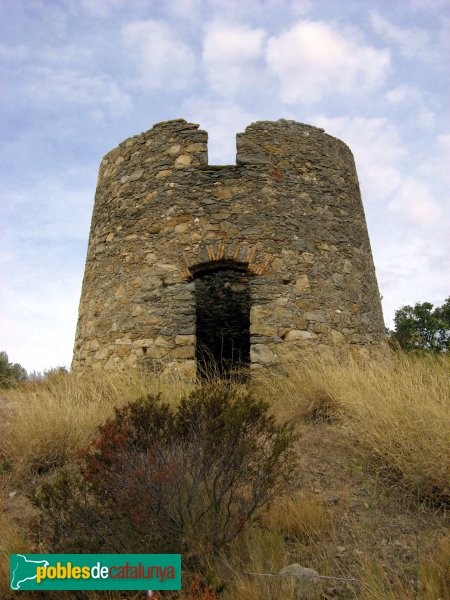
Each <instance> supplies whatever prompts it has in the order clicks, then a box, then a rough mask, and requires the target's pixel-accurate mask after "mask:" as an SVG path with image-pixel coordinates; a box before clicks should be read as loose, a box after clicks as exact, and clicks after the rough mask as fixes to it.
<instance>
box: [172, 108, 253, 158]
mask: <svg viewBox="0 0 450 600" xmlns="http://www.w3.org/2000/svg"><path fill="white" fill-rule="evenodd" d="M183 113H184V114H185V115H186V119H188V120H189V121H193V122H194V123H200V127H201V128H202V129H205V130H206V131H207V132H208V155H209V164H213V165H214V164H227V165H234V164H236V133H238V132H240V131H244V129H245V128H246V127H247V125H249V124H250V123H251V122H252V121H255V120H256V119H257V116H256V115H255V114H254V113H253V114H252V113H250V112H248V111H246V110H244V109H243V108H242V107H241V106H239V104H236V103H233V102H228V101H220V102H217V101H212V100H207V99H198V98H192V99H190V100H188V101H186V102H185V103H184V105H183Z"/></svg>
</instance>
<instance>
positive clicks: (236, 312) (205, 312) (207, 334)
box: [195, 265, 250, 379]
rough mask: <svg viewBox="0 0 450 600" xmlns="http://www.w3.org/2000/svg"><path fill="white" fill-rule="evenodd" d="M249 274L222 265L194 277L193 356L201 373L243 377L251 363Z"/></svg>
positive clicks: (225, 376) (203, 374) (201, 374)
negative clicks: (194, 322)
mask: <svg viewBox="0 0 450 600" xmlns="http://www.w3.org/2000/svg"><path fill="white" fill-rule="evenodd" d="M249 283H250V277H249V274H248V272H246V271H243V270H240V269H236V268H232V267H230V266H228V265H227V266H224V267H222V268H220V267H218V268H217V267H216V268H215V269H213V270H208V271H206V272H204V273H201V274H198V275H197V276H196V279H195V299H196V335H197V344H196V359H197V371H198V373H199V375H200V376H205V375H206V376H209V375H211V374H212V375H218V376H219V377H222V378H231V377H237V378H240V379H242V378H245V377H246V376H247V373H248V367H249V365H250V286H249Z"/></svg>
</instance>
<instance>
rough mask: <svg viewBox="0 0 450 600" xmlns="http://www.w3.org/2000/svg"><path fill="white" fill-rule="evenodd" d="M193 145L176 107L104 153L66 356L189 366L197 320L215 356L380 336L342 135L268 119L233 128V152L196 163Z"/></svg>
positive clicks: (200, 141)
mask: <svg viewBox="0 0 450 600" xmlns="http://www.w3.org/2000/svg"><path fill="white" fill-rule="evenodd" d="M207 151H208V147H207V133H206V132H205V131H202V130H200V129H199V128H198V125H195V124H192V123H187V122H186V121H184V120H183V119H179V120H174V121H168V122H164V123H158V124H156V125H155V126H154V127H153V128H152V129H150V130H149V131H146V132H144V133H141V134H139V135H137V136H134V137H132V138H129V139H128V140H125V141H124V142H122V143H121V144H120V145H119V146H118V147H117V148H115V149H114V150H112V151H111V152H109V153H108V154H107V155H106V156H105V157H104V159H103V160H102V162H101V165H100V170H99V179H98V185H97V190H96V196H95V203H94V209H93V214H92V222H91V229H90V237H89V246H88V253H87V260H86V268H85V274H84V280H83V287H82V293H81V299H80V308H79V319H78V324H77V333H76V339H75V345H74V354H73V363H72V367H73V370H74V371H76V372H84V371H89V370H92V369H98V368H102V369H105V370H107V371H113V370H116V369H127V368H130V367H131V368H134V367H138V366H139V365H142V364H145V365H146V366H147V367H148V368H149V369H150V370H152V371H153V372H164V371H166V372H173V371H175V370H178V371H180V372H183V373H185V374H187V375H191V376H194V375H195V373H196V370H197V366H200V367H202V362H203V357H204V356H205V353H204V352H203V350H204V346H205V341H206V340H207V338H209V337H210V336H209V332H210V331H215V332H216V335H214V336H213V337H214V339H215V341H214V342H213V343H211V347H208V344H206V346H207V347H206V355H208V354H209V355H210V356H213V357H214V358H215V359H216V358H217V356H219V357H220V358H221V360H222V363H225V364H224V365H219V367H220V366H224V367H225V368H223V369H221V368H219V371H220V370H223V371H227V370H229V365H228V363H229V356H232V357H233V360H234V358H236V361H237V362H238V363H239V362H242V361H243V360H244V361H245V362H247V363H249V366H250V368H251V369H254V370H257V369H259V368H263V367H270V366H273V365H276V364H283V363H284V362H285V360H286V356H288V355H292V354H294V353H298V354H301V353H303V352H304V351H305V350H306V351H308V350H309V349H311V348H315V349H317V350H318V351H319V352H325V351H327V350H329V349H330V348H333V349H335V350H336V351H337V352H339V351H341V350H342V349H343V348H347V349H350V350H351V351H352V353H354V354H355V355H358V354H365V355H368V354H371V353H372V351H373V352H374V353H375V352H376V351H378V350H379V349H380V348H381V347H383V345H384V344H385V334H384V324H383V317H382V312H381V305H380V300H379V291H378V286H377V281H376V276H375V269H374V265H373V260H372V254H371V249H370V242H369V236H368V232H367V226H366V222H365V216H364V209H363V205H362V201H361V195H360V190H359V184H358V178H357V174H356V169H355V163H354V160H353V155H352V153H351V151H350V149H349V148H348V147H347V146H346V145H345V144H344V143H343V142H342V141H340V140H338V139H336V138H334V137H332V136H330V135H328V134H326V133H325V132H324V131H323V130H322V129H319V128H316V127H312V126H309V125H305V124H302V123H297V122H295V121H287V120H284V119H280V120H279V121H258V122H256V123H252V124H251V125H249V126H248V127H247V128H246V130H245V131H244V132H243V133H239V134H238V135H237V156H236V164H235V165H226V166H220V167H217V166H213V165H209V164H208V160H207ZM225 270H226V271H227V276H226V277H225V276H224V277H223V278H222V279H221V278H220V277H216V276H215V275H216V274H218V273H223V272H224V271H225ZM210 292H211V293H210ZM229 292H232V293H229ZM211 295H213V296H214V298H215V299H216V304H217V305H218V307H219V309H221V310H216V311H214V310H212V309H211V307H210V303H209V302H208V298H210V297H211ZM235 300H236V301H235ZM233 307H235V308H236V312H237V313H239V314H236V315H234V314H233V313H232V308H233ZM225 314H226V315H228V317H229V318H227V319H224V318H223V315H225ZM225 320H226V321H227V322H230V323H231V322H233V323H235V325H236V327H235V326H233V327H228V328H227V327H224V321H225ZM199 321H200V328H198V327H197V326H198V324H199ZM237 329H239V331H240V332H241V335H240V336H239V341H237V337H236V331H237ZM221 336H223V340H224V343H223V344H222V341H221ZM242 340H245V344H244V343H243V342H242ZM222 346H223V349H224V354H221V348H222ZM197 363H199V365H197Z"/></svg>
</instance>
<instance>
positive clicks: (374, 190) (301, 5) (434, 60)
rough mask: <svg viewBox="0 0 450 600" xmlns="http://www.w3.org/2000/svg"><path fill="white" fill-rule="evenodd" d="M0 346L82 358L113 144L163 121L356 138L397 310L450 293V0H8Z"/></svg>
mask: <svg viewBox="0 0 450 600" xmlns="http://www.w3.org/2000/svg"><path fill="white" fill-rule="evenodd" d="M0 8H1V13H2V14H1V15H0V22H1V23H2V25H1V37H0V61H1V63H2V75H1V77H2V81H1V99H0V111H1V117H2V119H1V122H2V126H1V160H0V169H1V181H2V186H1V206H0V236H1V247H0V269H1V289H0V294H1V297H0V302H1V321H0V349H4V350H6V351H7V352H8V355H9V358H10V360H13V361H14V362H20V363H21V364H22V365H23V366H24V367H25V368H26V369H27V370H31V371H32V370H43V369H48V368H50V367H54V366H56V365H69V364H70V361H71V354H72V347H73V341H74V335H75V325H76V319H77V311H78V301H79V296H80V291H81V281H82V276H83V269H84V262H85V257H86V248H87V239H88V233H89V223H90V217H91V211H92V205H93V198H94V192H95V184H96V178H97V171H98V166H99V163H100V160H101V158H102V156H103V155H104V154H105V153H106V152H108V151H109V150H110V149H112V148H113V147H115V146H116V145H117V144H118V143H119V142H121V141H122V140H123V139H125V138H127V137H129V136H131V135H135V134H136V133H139V132H141V131H145V130H147V129H150V128H151V127H152V125H153V124H154V123H156V122H158V121H163V120H167V119H172V118H180V117H182V118H185V119H187V120H189V121H193V122H196V123H199V124H200V126H201V127H202V128H203V129H206V130H207V131H208V133H209V156H210V163H211V164H227V163H234V160H235V134H236V133H237V132H239V131H243V130H244V129H245V127H246V126H247V125H248V124H249V123H251V122H252V121H255V120H261V119H278V118H289V119H295V120H297V121H301V122H304V123H309V124H312V125H317V126H319V127H323V128H324V129H325V130H326V131H327V132H328V133H330V134H332V135H335V136H337V137H339V138H340V139H342V140H344V141H345V142H346V143H347V144H348V145H349V146H350V148H351V149H352V151H353V153H354V155H355V160H356V164H357V168H358V175H359V179H360V184H361V191H362V196H363V202H364V206H365V211H366V217H367V221H368V227H369V234H370V238H371V243H372V250H373V254H374V261H375V266H376V269H377V276H378V283H379V287H380V292H381V294H382V295H383V309H384V316H385V321H386V323H387V324H388V325H390V324H391V323H392V318H393V315H394V311H395V309H397V308H399V307H400V306H402V305H404V304H414V303H415V302H416V301H425V300H428V301H430V302H433V303H435V304H436V305H439V304H442V302H443V301H444V299H445V298H446V297H447V296H448V295H449V294H450V285H449V282H450V273H449V265H450V260H449V259H450V257H449V238H450V236H449V227H448V217H449V202H448V189H449V173H450V168H449V165H450V163H449V160H448V159H449V150H450V123H449V120H448V105H449V83H448V57H449V50H450V49H449V40H450V31H449V30H450V4H449V1H448V0H396V1H393V0H390V1H386V2H385V1H384V0H380V1H374V0H373V1H371V0H354V1H353V0H341V1H337V0H316V1H314V0H292V1H289V0H267V1H264V0H260V1H257V0H239V1H236V0H167V1H157V0H2V2H1V3H0Z"/></svg>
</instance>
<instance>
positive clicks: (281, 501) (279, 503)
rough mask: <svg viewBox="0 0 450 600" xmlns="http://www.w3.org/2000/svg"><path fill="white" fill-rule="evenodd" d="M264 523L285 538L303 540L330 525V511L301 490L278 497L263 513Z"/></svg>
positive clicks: (310, 539)
mask: <svg viewBox="0 0 450 600" xmlns="http://www.w3.org/2000/svg"><path fill="white" fill-rule="evenodd" d="M264 523H265V524H266V525H267V527H268V528H269V529H273V530H275V531H278V532H280V533H281V534H282V535H283V536H284V537H285V538H287V539H295V540H298V541H305V542H311V541H312V540H314V539H317V538H318V537H320V535H321V534H322V533H323V532H325V531H327V530H328V529H329V528H330V527H331V519H330V513H329V512H328V511H327V510H326V509H325V508H324V507H323V506H322V504H320V503H319V502H318V501H317V499H314V498H313V497H311V496H308V495H306V496H305V495H303V493H301V492H297V493H296V494H294V495H293V496H284V497H282V498H278V499H277V500H276V501H275V502H274V503H273V504H272V505H271V507H270V508H269V510H268V511H267V512H266V513H265V515H264Z"/></svg>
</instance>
